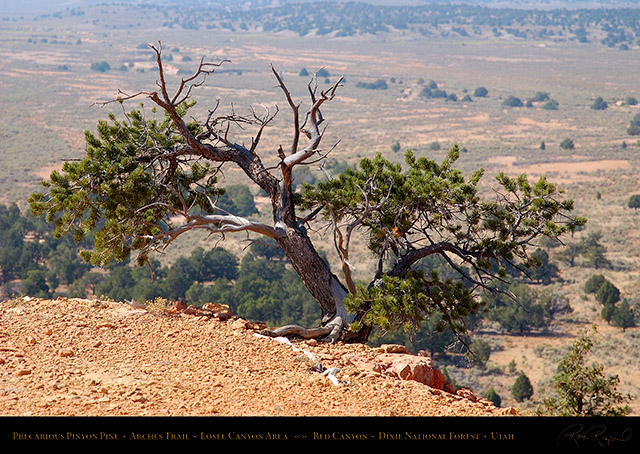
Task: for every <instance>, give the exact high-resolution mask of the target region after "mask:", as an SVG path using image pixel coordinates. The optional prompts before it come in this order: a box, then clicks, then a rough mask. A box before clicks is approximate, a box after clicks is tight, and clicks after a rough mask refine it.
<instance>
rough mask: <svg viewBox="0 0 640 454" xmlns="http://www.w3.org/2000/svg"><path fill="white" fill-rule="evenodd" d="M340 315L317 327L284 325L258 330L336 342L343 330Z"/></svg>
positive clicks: (262, 332) (281, 335)
mask: <svg viewBox="0 0 640 454" xmlns="http://www.w3.org/2000/svg"><path fill="white" fill-rule="evenodd" d="M345 328H346V326H345V325H344V323H343V321H342V318H341V317H335V318H334V319H332V320H331V321H330V322H329V323H327V324H326V325H325V326H320V327H317V328H305V327H303V326H300V325H285V326H281V327H280V328H276V329H274V330H269V329H265V330H262V331H261V332H260V334H262V335H263V336H269V337H289V336H297V337H301V338H303V339H320V340H322V341H323V342H336V341H338V340H340V338H341V337H342V333H343V331H344V330H345Z"/></svg>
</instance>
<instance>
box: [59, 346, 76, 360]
mask: <svg viewBox="0 0 640 454" xmlns="http://www.w3.org/2000/svg"><path fill="white" fill-rule="evenodd" d="M60 356H61V357H63V358H67V357H69V356H73V350H72V349H70V348H63V349H61V350H60Z"/></svg>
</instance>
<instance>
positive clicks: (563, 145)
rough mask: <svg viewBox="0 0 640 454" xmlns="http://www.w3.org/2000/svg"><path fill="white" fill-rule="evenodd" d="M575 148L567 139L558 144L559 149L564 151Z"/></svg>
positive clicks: (571, 141)
mask: <svg viewBox="0 0 640 454" xmlns="http://www.w3.org/2000/svg"><path fill="white" fill-rule="evenodd" d="M575 147H576V146H575V144H574V143H573V140H571V139H568V138H567V139H564V140H563V141H562V142H560V148H563V149H565V150H573V149H574V148H575Z"/></svg>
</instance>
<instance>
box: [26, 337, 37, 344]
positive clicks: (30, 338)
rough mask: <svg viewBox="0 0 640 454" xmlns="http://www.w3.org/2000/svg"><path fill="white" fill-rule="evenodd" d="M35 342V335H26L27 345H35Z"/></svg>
mask: <svg viewBox="0 0 640 454" xmlns="http://www.w3.org/2000/svg"><path fill="white" fill-rule="evenodd" d="M36 342H37V341H36V338H35V337H33V336H29V337H27V344H29V345H36Z"/></svg>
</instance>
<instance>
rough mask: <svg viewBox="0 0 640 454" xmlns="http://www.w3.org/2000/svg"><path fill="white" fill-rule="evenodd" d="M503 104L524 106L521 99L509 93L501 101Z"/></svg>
mask: <svg viewBox="0 0 640 454" xmlns="http://www.w3.org/2000/svg"><path fill="white" fill-rule="evenodd" d="M502 105H503V106H507V107H522V106H524V103H523V102H522V100H521V99H520V98H517V97H515V96H513V95H509V96H508V97H507V99H505V100H504V101H503V102H502Z"/></svg>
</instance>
